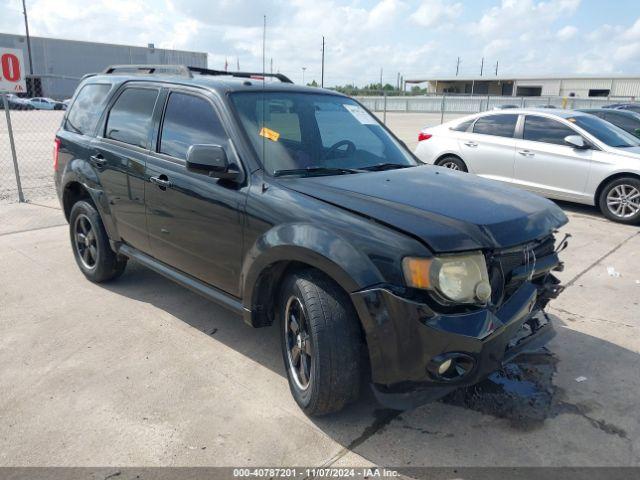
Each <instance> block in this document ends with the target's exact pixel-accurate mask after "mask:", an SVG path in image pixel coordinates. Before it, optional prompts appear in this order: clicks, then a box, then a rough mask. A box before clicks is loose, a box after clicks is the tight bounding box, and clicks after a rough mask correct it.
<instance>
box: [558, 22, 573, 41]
mask: <svg viewBox="0 0 640 480" xmlns="http://www.w3.org/2000/svg"><path fill="white" fill-rule="evenodd" d="M577 33H578V29H577V28H576V27H574V26H573V25H567V26H566V27H562V28H561V29H560V30H558V33H556V36H557V37H558V39H559V40H562V41H566V40H571V39H572V38H574V37H575V36H576V35H577Z"/></svg>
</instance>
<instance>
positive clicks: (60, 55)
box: [0, 33, 207, 99]
mask: <svg viewBox="0 0 640 480" xmlns="http://www.w3.org/2000/svg"><path fill="white" fill-rule="evenodd" d="M0 47H6V48H16V49H21V50H22V54H23V56H24V61H25V63H26V64H27V65H28V64H29V52H28V49H27V39H26V38H25V36H24V35H14V34H7V33H0ZM31 55H32V63H33V75H29V76H28V77H27V90H28V94H29V96H38V97H41V96H45V97H53V98H58V99H62V98H68V97H70V96H71V95H72V94H73V92H74V90H75V88H76V86H77V85H78V80H79V79H80V78H81V77H82V76H83V75H85V74H87V73H97V72H101V71H103V70H104V69H105V68H106V67H108V66H109V65H115V64H160V65H166V64H182V65H189V66H192V67H205V68H206V67H207V54H206V53H204V52H192V51H184V50H171V49H165V48H155V47H154V45H153V44H149V45H148V46H146V47H139V46H132V45H116V44H109V43H96V42H84V41H78V40H64V39H59V38H46V37H33V36H32V37H31Z"/></svg>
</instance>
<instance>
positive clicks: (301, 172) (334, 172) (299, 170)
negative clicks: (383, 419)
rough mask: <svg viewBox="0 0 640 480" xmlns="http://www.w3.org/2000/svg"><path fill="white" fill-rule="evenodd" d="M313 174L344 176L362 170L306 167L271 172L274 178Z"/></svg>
mask: <svg viewBox="0 0 640 480" xmlns="http://www.w3.org/2000/svg"><path fill="white" fill-rule="evenodd" d="M314 173H320V174H327V175H344V174H345V173H362V170H356V169H355V168H339V167H307V168H288V169H283V170H276V171H275V172H273V176H274V177H282V176H285V175H309V174H314Z"/></svg>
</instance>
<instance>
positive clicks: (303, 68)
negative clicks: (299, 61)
mask: <svg viewBox="0 0 640 480" xmlns="http://www.w3.org/2000/svg"><path fill="white" fill-rule="evenodd" d="M306 69H307V67H302V85H304V71H305V70H306Z"/></svg>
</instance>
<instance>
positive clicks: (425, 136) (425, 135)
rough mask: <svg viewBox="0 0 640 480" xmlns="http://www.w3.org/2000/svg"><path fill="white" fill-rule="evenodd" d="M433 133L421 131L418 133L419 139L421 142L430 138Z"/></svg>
mask: <svg viewBox="0 0 640 480" xmlns="http://www.w3.org/2000/svg"><path fill="white" fill-rule="evenodd" d="M431 137H433V135H431V134H430V133H425V132H420V133H418V141H419V142H421V141H423V140H429V139H430V138H431Z"/></svg>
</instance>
